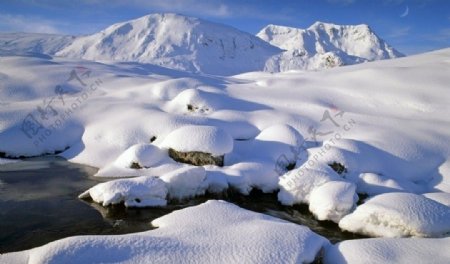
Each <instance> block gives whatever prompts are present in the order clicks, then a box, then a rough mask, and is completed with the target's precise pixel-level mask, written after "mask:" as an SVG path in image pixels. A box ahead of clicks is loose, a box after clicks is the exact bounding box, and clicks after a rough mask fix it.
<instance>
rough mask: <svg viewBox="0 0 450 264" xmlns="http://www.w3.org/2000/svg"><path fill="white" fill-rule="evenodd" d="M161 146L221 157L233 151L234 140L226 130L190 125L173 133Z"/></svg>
mask: <svg viewBox="0 0 450 264" xmlns="http://www.w3.org/2000/svg"><path fill="white" fill-rule="evenodd" d="M160 146H161V148H166V149H169V148H172V149H174V150H176V151H179V152H191V151H199V152H205V153H209V154H211V155H213V156H221V155H224V154H227V153H230V152H231V151H232V150H233V138H232V137H231V136H230V135H229V134H228V133H227V132H226V131H225V130H223V129H220V128H217V127H214V126H193V125H190V126H184V127H181V128H178V129H176V130H174V131H173V132H171V133H170V134H169V135H167V137H165V138H164V141H163V142H162V143H161V145H160Z"/></svg>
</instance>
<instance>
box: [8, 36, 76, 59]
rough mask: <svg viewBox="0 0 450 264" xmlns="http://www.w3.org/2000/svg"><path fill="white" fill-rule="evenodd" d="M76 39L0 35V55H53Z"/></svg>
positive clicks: (69, 37) (73, 37)
mask: <svg viewBox="0 0 450 264" xmlns="http://www.w3.org/2000/svg"><path fill="white" fill-rule="evenodd" d="M75 38H76V37H75V36H63V35H55V34H39V33H3V34H0V54H7V55H12V54H21V55H23V54H27V53H41V54H47V55H53V54H54V53H56V52H57V51H59V50H61V49H63V48H64V47H65V46H67V45H69V44H70V43H71V42H72V41H73V40H74V39H75Z"/></svg>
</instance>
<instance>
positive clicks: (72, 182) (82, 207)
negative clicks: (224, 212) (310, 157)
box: [0, 157, 360, 253]
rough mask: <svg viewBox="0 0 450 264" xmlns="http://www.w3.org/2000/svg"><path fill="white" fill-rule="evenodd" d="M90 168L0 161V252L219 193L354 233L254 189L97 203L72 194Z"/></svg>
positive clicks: (139, 218)
mask: <svg viewBox="0 0 450 264" xmlns="http://www.w3.org/2000/svg"><path fill="white" fill-rule="evenodd" d="M95 172H96V169H95V168H92V167H87V166H82V165H77V164H73V163H70V162H67V161H65V160H62V159H59V158H48V157H47V158H35V159H28V160H26V161H24V162H20V163H14V164H6V165H0V253H5V252H11V251H18V250H24V249H29V248H33V247H37V246H41V245H44V244H46V243H48V242H51V241H54V240H57V239H60V238H64V237H68V236H74V235H106V234H124V233H132V232H139V231H144V230H149V229H152V226H151V225H150V222H151V221H152V220H153V219H155V218H158V217H160V216H163V215H165V214H168V213H170V212H172V211H174V210H178V209H182V208H186V207H189V206H193V205H197V204H200V203H203V202H205V201H207V200H209V199H223V200H227V201H229V202H232V203H234V204H237V205H239V206H240V207H243V208H246V209H249V210H252V211H255V212H261V213H265V214H268V215H272V216H275V217H278V218H282V219H285V220H287V221H291V222H294V223H298V224H302V225H306V226H308V227H310V228H311V229H312V230H314V231H315V232H316V233H319V234H321V235H323V236H325V237H327V238H328V239H330V240H331V241H332V242H337V241H342V240H347V239H354V238H360V236H357V235H354V234H351V233H347V232H342V231H340V230H339V228H338V226H337V225H336V224H335V223H332V222H320V221H317V220H315V219H314V217H313V216H312V215H311V213H309V211H308V209H307V207H306V206H294V207H286V206H282V205H280V204H279V203H278V201H277V197H276V194H263V193H261V192H258V191H254V192H252V193H251V194H250V195H249V196H243V195H240V194H237V193H236V192H233V191H229V192H227V193H224V194H221V195H205V196H202V197H198V198H195V199H192V200H189V201H184V202H175V201H173V202H170V203H169V205H168V206H167V207H165V208H148V209H142V208H140V209H133V208H125V207H124V206H122V205H117V206H110V207H107V208H103V207H102V206H100V205H98V204H95V203H92V202H90V201H83V200H80V199H78V198H77V197H78V195H79V194H80V193H82V192H83V191H85V190H86V189H88V188H90V187H92V186H94V185H95V184H97V183H99V182H100V180H99V179H97V178H94V177H92V175H93V174H95Z"/></svg>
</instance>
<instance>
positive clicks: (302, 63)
mask: <svg viewBox="0 0 450 264" xmlns="http://www.w3.org/2000/svg"><path fill="white" fill-rule="evenodd" d="M257 36H258V37H260V38H261V39H263V40H265V41H267V42H269V43H270V44H272V45H274V46H276V47H279V48H281V49H283V50H285V52H283V53H281V54H279V55H275V56H273V57H272V58H271V59H270V60H269V61H268V62H267V63H266V70H269V71H288V70H317V69H326V68H332V67H336V66H341V65H351V64H357V63H362V62H367V61H373V60H383V59H391V58H398V57H403V54H401V53H400V52H398V51H397V50H395V49H394V48H392V47H391V46H389V45H388V44H387V43H386V42H385V41H384V40H382V39H381V38H379V37H378V36H377V35H376V34H375V33H374V32H373V31H372V30H371V29H370V27H369V26H368V25H365V24H361V25H335V24H331V23H323V22H316V23H314V24H313V25H311V26H310V27H309V28H307V29H300V28H293V27H286V26H277V25H268V26H266V27H264V28H263V29H262V30H261V31H260V32H259V33H258V34H257Z"/></svg>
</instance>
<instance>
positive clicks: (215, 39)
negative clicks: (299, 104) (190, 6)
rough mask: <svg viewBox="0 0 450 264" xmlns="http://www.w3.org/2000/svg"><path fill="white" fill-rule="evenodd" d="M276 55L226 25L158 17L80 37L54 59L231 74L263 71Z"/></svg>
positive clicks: (264, 44) (164, 15)
mask: <svg viewBox="0 0 450 264" xmlns="http://www.w3.org/2000/svg"><path fill="white" fill-rule="evenodd" d="M279 52H280V49H278V48H276V47H274V46H271V45H270V44H268V43H267V42H264V41H262V40H261V39H259V38H257V37H255V36H253V35H251V34H249V33H246V32H242V31H240V30H238V29H236V28H233V27H230V26H226V25H222V24H216V23H213V22H209V21H206V20H202V19H199V18H193V17H188V16H183V15H179V14H174V13H158V14H150V15H146V16H144V17H140V18H137V19H134V20H130V21H126V22H122V23H117V24H114V25H112V26H110V27H108V28H106V29H104V30H102V31H101V32H99V33H96V34H92V35H89V36H83V37H79V38H78V39H76V40H75V41H74V42H73V43H72V44H70V45H69V46H67V47H65V48H64V49H63V50H61V51H59V52H58V53H57V55H58V56H63V57H71V58H82V59H88V60H97V61H98V60H104V61H135V62H141V63H152V64H157V65H161V66H165V67H168V68H173V69H178V70H186V71H191V72H203V73H210V74H225V75H229V74H236V73H241V72H246V71H255V70H261V69H263V68H264V64H265V61H266V60H267V59H269V58H270V57H271V56H272V55H274V54H277V53H279Z"/></svg>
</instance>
